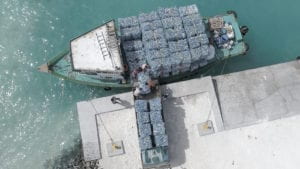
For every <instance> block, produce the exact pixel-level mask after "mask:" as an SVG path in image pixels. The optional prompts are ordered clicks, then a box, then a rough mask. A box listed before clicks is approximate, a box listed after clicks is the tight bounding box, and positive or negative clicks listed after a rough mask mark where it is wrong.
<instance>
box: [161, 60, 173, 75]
mask: <svg viewBox="0 0 300 169" xmlns="http://www.w3.org/2000/svg"><path fill="white" fill-rule="evenodd" d="M171 72H172V58H171V57H166V58H164V59H162V77H169V76H170V73H171Z"/></svg>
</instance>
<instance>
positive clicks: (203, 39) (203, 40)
mask: <svg viewBox="0 0 300 169" xmlns="http://www.w3.org/2000/svg"><path fill="white" fill-rule="evenodd" d="M199 37H200V43H201V45H207V44H208V42H209V40H208V37H207V35H206V34H205V33H203V34H200V35H199Z"/></svg>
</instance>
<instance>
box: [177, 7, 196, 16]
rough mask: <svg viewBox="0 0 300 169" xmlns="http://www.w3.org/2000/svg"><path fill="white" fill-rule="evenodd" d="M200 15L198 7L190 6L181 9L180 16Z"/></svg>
mask: <svg viewBox="0 0 300 169" xmlns="http://www.w3.org/2000/svg"><path fill="white" fill-rule="evenodd" d="M197 13H199V11H198V8H197V6H196V5H195V4H194V5H189V6H183V7H179V14H180V16H186V15H192V14H197Z"/></svg>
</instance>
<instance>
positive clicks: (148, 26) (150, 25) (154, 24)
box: [141, 20, 163, 31]
mask: <svg viewBox="0 0 300 169" xmlns="http://www.w3.org/2000/svg"><path fill="white" fill-rule="evenodd" d="M162 27H163V26H162V23H161V20H154V21H149V22H144V23H141V30H142V31H149V30H155V29H159V28H162Z"/></svg>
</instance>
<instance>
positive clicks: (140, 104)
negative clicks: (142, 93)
mask: <svg viewBox="0 0 300 169" xmlns="http://www.w3.org/2000/svg"><path fill="white" fill-rule="evenodd" d="M134 108H135V111H136V112H146V111H148V101H147V100H135V102H134Z"/></svg>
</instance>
